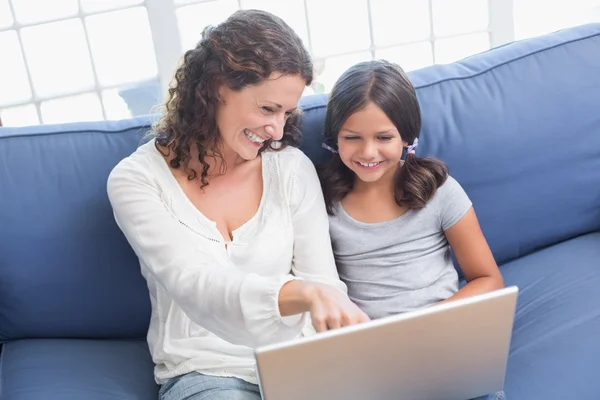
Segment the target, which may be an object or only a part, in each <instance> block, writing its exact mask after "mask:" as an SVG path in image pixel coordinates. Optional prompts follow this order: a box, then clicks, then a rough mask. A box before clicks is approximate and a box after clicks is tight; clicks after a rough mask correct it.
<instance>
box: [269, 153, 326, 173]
mask: <svg viewBox="0 0 600 400" xmlns="http://www.w3.org/2000/svg"><path fill="white" fill-rule="evenodd" d="M265 155H267V157H269V158H270V159H273V160H276V162H277V164H278V165H279V167H280V169H281V172H282V173H284V175H289V176H292V175H295V174H298V173H300V174H305V173H308V174H312V173H313V171H315V166H314V164H313V162H312V161H311V160H310V158H309V157H308V156H307V155H306V154H304V152H303V151H302V150H300V149H298V148H297V147H292V146H287V147H286V148H284V149H281V150H270V151H267V152H265Z"/></svg>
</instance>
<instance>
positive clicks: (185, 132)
mask: <svg viewBox="0 0 600 400" xmlns="http://www.w3.org/2000/svg"><path fill="white" fill-rule="evenodd" d="M274 72H279V73H282V74H283V75H299V76H301V77H302V78H303V79H304V80H305V82H306V84H307V85H310V84H311V82H312V80H313V64H312V60H311V58H310V55H309V54H308V52H307V50H306V48H305V47H304V45H303V44H302V40H301V39H300V38H299V37H298V35H296V33H295V32H294V31H293V30H292V29H291V28H290V27H289V26H288V25H287V24H286V23H285V22H284V21H283V20H282V19H280V18H278V17H276V16H274V15H272V14H270V13H268V12H265V11H258V10H240V11H237V12H235V13H234V14H232V15H231V16H230V17H229V18H228V19H227V20H226V21H224V22H223V23H221V24H220V25H218V26H216V27H212V26H209V27H206V28H205V29H204V31H203V32H202V39H201V40H200V42H199V43H198V44H197V45H196V47H195V48H193V49H191V50H188V51H187V52H186V53H185V55H184V56H183V61H182V64H181V66H180V67H179V68H178V69H177V71H176V72H175V76H174V82H173V83H172V85H171V87H170V89H169V94H168V97H167V101H166V103H165V104H164V115H163V117H162V118H161V119H160V120H159V121H158V122H157V123H156V124H155V126H154V127H153V135H154V136H155V137H156V141H155V146H156V148H157V149H159V151H160V148H159V146H162V147H166V148H168V149H169V152H173V154H174V157H173V158H172V160H171V161H170V166H171V167H172V168H175V169H177V168H183V170H184V171H185V172H186V173H187V174H188V179H190V180H193V179H195V178H196V176H197V173H198V172H199V173H200V179H201V182H202V187H205V186H207V185H208V181H207V180H206V177H207V176H208V169H209V164H208V163H207V162H206V160H205V159H206V157H207V155H209V154H210V155H214V156H216V157H218V158H221V159H223V157H222V155H221V154H220V152H219V149H218V145H219V143H220V133H219V129H218V127H217V123H216V111H217V107H218V105H219V98H218V92H219V88H220V87H221V86H222V85H227V86H228V87H229V88H230V89H232V90H236V91H237V90H242V89H243V88H244V87H246V86H249V85H256V84H259V83H261V82H262V81H264V80H265V79H266V78H268V77H269V76H270V75H271V74H272V73H274ZM298 123H299V112H297V113H295V114H294V115H292V116H291V117H289V118H288V119H287V121H286V124H285V126H284V134H283V138H282V140H281V144H282V146H281V147H280V149H281V148H284V147H285V146H286V145H294V146H297V145H298V144H299V143H298V142H299V139H300V131H299V129H298ZM190 143H195V144H196V146H197V147H198V150H199V156H198V158H199V161H200V163H201V164H202V166H203V168H202V171H198V172H197V171H195V170H193V169H191V168H189V166H188V165H189V161H190ZM271 144H272V143H271V141H266V142H265V144H264V145H263V147H262V148H261V150H260V151H261V152H262V151H264V150H265V149H267V148H269V147H271ZM165 156H166V154H165Z"/></svg>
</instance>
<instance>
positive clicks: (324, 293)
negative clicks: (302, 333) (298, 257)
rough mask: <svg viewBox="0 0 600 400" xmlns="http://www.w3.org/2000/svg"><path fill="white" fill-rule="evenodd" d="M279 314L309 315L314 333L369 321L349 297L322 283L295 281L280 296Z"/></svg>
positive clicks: (284, 288) (282, 289) (283, 288)
mask: <svg viewBox="0 0 600 400" xmlns="http://www.w3.org/2000/svg"><path fill="white" fill-rule="evenodd" d="M279 308H280V313H281V315H284V316H285V315H293V314H298V313H301V312H306V311H308V312H310V317H311V320H312V324H313V326H314V328H315V330H316V331H317V332H324V331H327V330H330V329H336V328H340V327H342V326H348V325H354V324H358V323H361V322H366V321H369V317H368V316H367V314H365V313H364V312H363V311H361V309H360V308H358V306H357V305H356V304H354V303H353V302H352V301H350V299H349V298H348V296H346V295H345V294H344V293H342V292H340V291H339V290H338V289H336V288H334V287H333V286H330V285H326V284H323V283H316V282H307V281H301V280H294V281H290V282H288V283H286V284H285V285H283V287H282V288H281V291H280V293H279Z"/></svg>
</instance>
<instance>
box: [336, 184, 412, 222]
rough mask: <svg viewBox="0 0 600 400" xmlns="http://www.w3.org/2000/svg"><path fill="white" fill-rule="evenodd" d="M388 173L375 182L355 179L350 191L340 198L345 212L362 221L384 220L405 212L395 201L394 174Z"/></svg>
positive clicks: (394, 217)
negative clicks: (388, 174)
mask: <svg viewBox="0 0 600 400" xmlns="http://www.w3.org/2000/svg"><path fill="white" fill-rule="evenodd" d="M390 175H391V176H389V177H388V176H383V177H382V178H381V179H379V180H378V181H376V182H364V181H361V180H359V179H356V181H355V182H354V187H353V188H352V191H351V192H350V193H348V194H347V195H346V197H344V199H343V200H342V207H344V210H345V211H346V213H347V214H349V215H350V216H351V217H352V218H354V219H355V220H357V221H359V222H363V223H380V222H386V221H390V220H393V219H396V218H398V217H400V216H401V215H403V214H405V213H406V211H407V209H406V208H405V207H400V206H399V205H398V204H397V203H396V197H395V191H394V176H395V174H390Z"/></svg>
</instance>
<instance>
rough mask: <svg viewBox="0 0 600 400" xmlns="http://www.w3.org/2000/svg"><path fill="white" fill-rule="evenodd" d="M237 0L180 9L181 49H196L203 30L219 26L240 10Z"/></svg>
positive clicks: (178, 16) (222, 0)
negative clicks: (210, 26)
mask: <svg viewBox="0 0 600 400" xmlns="http://www.w3.org/2000/svg"><path fill="white" fill-rule="evenodd" d="M238 9H239V8H238V2H237V0H215V1H210V2H206V3H201V4H195V5H193V6H186V7H181V8H178V9H177V11H176V13H177V21H178V25H179V33H180V35H181V47H182V50H183V51H187V50H189V49H192V48H194V47H196V44H197V43H198V42H199V41H200V39H201V36H200V34H201V33H202V30H203V29H204V28H205V27H206V26H207V25H217V24H219V23H221V22H223V21H225V20H226V19H227V18H228V17H229V16H230V15H231V14H233V13H234V12H236V11H237V10H238Z"/></svg>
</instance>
